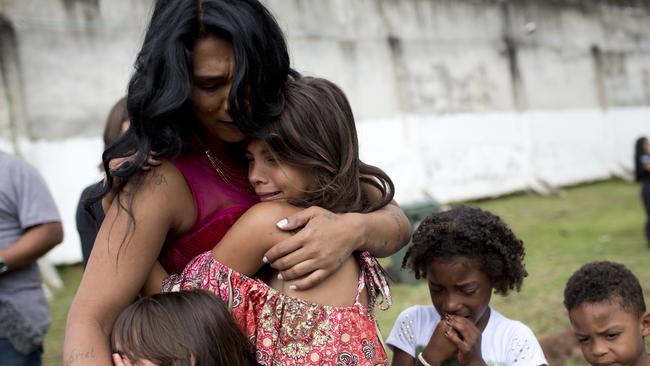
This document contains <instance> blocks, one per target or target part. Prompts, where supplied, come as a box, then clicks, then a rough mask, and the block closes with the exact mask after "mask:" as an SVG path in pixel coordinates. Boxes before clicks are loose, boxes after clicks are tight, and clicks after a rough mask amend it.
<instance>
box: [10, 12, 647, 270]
mask: <svg viewBox="0 0 650 366" xmlns="http://www.w3.org/2000/svg"><path fill="white" fill-rule="evenodd" d="M265 3H266V4H267V5H269V7H270V8H271V9H272V11H273V12H274V14H275V15H276V16H277V17H278V20H279V22H280V24H281V25H282V27H283V28H284V29H285V31H286V34H287V37H288V42H289V45H290V50H291V55H292V62H293V64H294V66H295V67H296V68H297V69H298V70H300V71H303V72H304V73H306V74H312V75H318V76H324V77H327V78H329V79H331V80H333V81H335V82H337V83H338V84H339V85H341V86H342V88H343V89H344V90H345V91H346V93H347V94H348V96H349V98H350V100H351V103H352V106H353V109H354V111H355V114H356V116H357V119H358V129H359V134H360V140H361V154H362V158H363V159H364V160H366V161H367V162H369V163H374V164H377V165H379V166H381V167H382V168H385V169H386V170H387V171H388V173H389V174H390V175H391V176H392V177H393V178H394V180H395V182H396V185H397V189H398V191H397V198H398V200H399V201H400V202H402V203H416V202H422V201H426V200H437V201H441V202H448V201H452V200H462V199H470V198H478V197H488V196H494V195H498V194H503V193H508V192H513V191H517V190H523V189H534V190H540V191H543V190H546V189H548V188H552V187H558V186H563V185H567V184H576V183H580V182H585V181H591V180H597V179H603V178H607V177H610V176H612V175H625V173H626V171H629V170H630V169H631V165H632V162H631V154H632V144H633V141H634V139H635V138H636V137H637V136H638V135H641V134H650V28H648V27H647V24H650V6H649V5H647V4H646V3H647V2H642V1H634V0H627V1H626V0H592V1H586V0H584V1H583V0H510V1H505V0H503V1H497V0H354V1H349V0H267V1H265ZM151 5H152V2H151V0H110V1H108V0H104V1H101V0H30V1H19V0H0V73H1V76H2V77H0V148H5V149H8V150H14V151H18V152H19V153H21V154H22V155H23V156H25V157H26V158H27V160H29V161H31V162H32V163H34V164H35V165H36V166H37V167H38V168H39V169H40V170H41V171H42V172H43V175H44V176H45V178H46V180H47V181H48V183H49V184H50V186H51V188H52V191H53V193H54V195H55V199H56V200H57V203H58V204H59V207H60V208H61V211H62V215H63V218H64V224H65V229H66V232H67V235H66V241H65V243H64V244H63V245H62V246H59V247H58V248H56V249H55V250H54V251H53V252H52V253H51V254H50V256H51V257H52V258H53V259H54V260H55V261H59V262H61V261H64V262H65V261H74V260H78V258H79V257H80V254H79V249H78V239H77V236H76V232H75V228H74V209H75V205H76V203H77V198H78V195H79V193H80V191H81V189H82V188H83V187H84V186H85V185H87V184H89V183H91V182H92V181H94V180H96V179H98V177H99V173H98V172H97V169H96V166H97V163H98V162H99V159H100V157H99V155H100V153H101V150H102V144H101V141H100V138H99V135H100V133H101V130H102V128H103V123H104V121H105V118H106V114H107V113H108V109H109V108H110V106H111V105H112V103H114V102H115V101H116V100H117V99H118V98H119V97H121V96H122V95H123V94H124V92H125V90H126V82H127V80H128V78H129V74H130V72H131V67H132V63H133V61H134V58H135V54H136V52H137V50H138V47H139V44H140V43H141V40H142V36H143V33H144V27H145V24H146V21H147V18H148V16H149V12H150V9H151Z"/></svg>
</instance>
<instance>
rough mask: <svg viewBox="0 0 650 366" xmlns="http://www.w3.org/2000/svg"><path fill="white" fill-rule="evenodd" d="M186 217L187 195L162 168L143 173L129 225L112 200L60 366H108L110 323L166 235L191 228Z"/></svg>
mask: <svg viewBox="0 0 650 366" xmlns="http://www.w3.org/2000/svg"><path fill="white" fill-rule="evenodd" d="M128 189H129V187H127V189H126V190H125V191H128ZM188 195H189V197H188ZM161 197H164V199H161ZM122 198H124V197H122ZM123 203H124V202H123ZM188 203H189V204H190V205H191V207H190V208H189V209H188V207H187V204H188ZM183 212H184V213H185V215H182V214H181V213H183ZM187 212H194V210H193V202H192V199H191V194H190V193H189V189H188V188H187V185H186V183H185V181H184V179H183V178H182V176H180V173H178V171H176V170H175V169H174V168H171V167H170V165H168V164H163V166H161V167H159V168H156V169H154V170H153V171H151V172H149V173H147V177H146V178H145V181H144V183H143V186H142V187H141V188H140V189H139V190H138V191H137V193H136V194H135V197H134V199H133V216H134V220H135V223H136V225H135V226H132V225H131V224H130V222H129V217H128V214H127V213H126V212H125V211H124V210H121V209H118V207H117V201H115V202H113V203H112V205H111V207H110V209H109V210H108V212H107V213H106V218H105V219H104V222H103V223H102V227H101V228H100V230H99V233H98V235H97V239H96V240H95V245H94V248H93V251H92V254H91V256H90V260H89V262H88V266H87V268H86V271H85V273H84V276H83V278H82V281H81V284H80V286H79V289H78V291H77V294H76V295H75V298H74V300H73V302H72V305H71V307H70V311H69V313H68V321H67V324H66V334H65V342H64V347H63V357H64V365H66V366H72V365H75V366H80V365H100V366H101V365H107V366H108V365H110V366H112V365H113V363H112V361H111V350H110V339H109V337H110V333H111V330H112V327H113V323H114V322H115V319H116V318H117V316H118V315H119V313H120V312H121V311H122V310H123V309H124V308H125V307H126V306H127V305H128V304H130V303H131V302H132V301H133V299H135V298H136V296H137V294H138V291H140V289H141V288H142V286H143V284H144V282H145V280H146V278H147V276H148V275H149V273H150V271H151V269H152V267H153V265H154V263H155V261H156V259H157V257H158V255H159V253H160V250H161V248H162V245H163V243H164V241H165V238H166V236H167V234H168V233H169V232H170V231H173V232H176V231H178V232H180V231H182V229H183V228H186V227H189V226H191V223H190V225H188V224H187V221H191V220H192V219H193V218H190V219H189V220H188V219H187V217H188V216H192V215H187V214H186V213H187ZM124 238H126V240H123V239H124ZM123 241H124V243H123Z"/></svg>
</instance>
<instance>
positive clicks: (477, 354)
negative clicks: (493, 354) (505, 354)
mask: <svg viewBox="0 0 650 366" xmlns="http://www.w3.org/2000/svg"><path fill="white" fill-rule="evenodd" d="M443 322H444V323H446V324H447V326H448V327H450V329H449V330H448V331H447V332H445V333H444V334H445V337H446V338H447V339H448V340H449V341H450V342H452V343H453V344H454V345H455V347H456V348H458V363H459V364H460V365H461V366H466V365H471V366H481V365H485V361H484V360H483V356H482V355H481V331H480V330H479V329H478V328H477V327H476V325H475V324H474V323H473V322H472V321H471V320H469V319H467V318H464V317H462V316H449V317H448V318H446V319H445V320H444V321H442V322H440V323H443Z"/></svg>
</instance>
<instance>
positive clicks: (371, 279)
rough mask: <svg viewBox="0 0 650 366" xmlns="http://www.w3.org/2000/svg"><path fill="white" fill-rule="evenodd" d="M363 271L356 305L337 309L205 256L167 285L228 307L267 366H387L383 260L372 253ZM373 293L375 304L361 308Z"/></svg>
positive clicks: (165, 289) (362, 260)
mask: <svg viewBox="0 0 650 366" xmlns="http://www.w3.org/2000/svg"><path fill="white" fill-rule="evenodd" d="M357 259H358V261H359V264H360V266H361V275H360V276H359V285H358V290H357V297H356V299H355V302H354V305H352V306H349V307H334V306H326V305H320V304H313V303H309V302H306V301H303V300H300V299H297V298H295V297H290V296H287V295H284V294H283V293H281V292H279V291H277V290H275V289H273V288H271V287H269V286H268V285H267V284H266V283H264V282H262V281H261V280H259V279H255V278H251V277H248V276H245V275H243V274H241V273H238V272H236V271H234V270H233V269H231V268H229V267H227V266H226V265H224V264H223V263H220V262H218V261H217V260H215V259H214V258H213V257H212V253H211V252H205V253H203V254H201V255H199V256H197V257H196V258H195V259H194V260H192V261H191V262H190V263H189V264H188V265H187V266H186V267H185V269H184V270H183V273H181V274H180V275H172V276H170V277H168V278H167V279H165V281H164V283H163V292H170V291H181V290H192V289H204V290H208V291H211V292H213V293H216V294H217V295H219V296H220V297H221V299H223V300H224V301H225V302H226V303H228V305H229V308H230V309H231V313H232V315H233V317H234V318H235V320H236V321H237V323H238V324H239V325H240V326H241V328H242V330H243V331H244V333H245V334H246V335H247V336H248V337H249V339H250V340H251V341H252V343H253V344H254V345H255V348H256V358H257V362H259V363H260V364H261V365H268V366H278V365H336V366H339V365H340V366H347V365H387V364H388V359H387V356H386V352H385V351H384V347H383V341H382V338H381V334H380V333H379V329H378V327H377V322H376V319H375V316H374V307H375V303H376V300H377V294H378V293H379V294H380V295H381V298H382V299H381V300H382V301H381V306H380V307H381V308H382V309H387V308H388V307H389V306H390V302H391V299H390V293H389V290H388V285H387V283H386V279H385V276H384V274H383V271H382V270H381V268H380V267H379V264H378V263H377V260H376V259H375V258H374V257H372V256H371V255H370V254H368V253H367V252H364V253H362V254H360V255H358V256H357ZM366 286H367V287H368V295H369V300H370V301H369V303H368V306H364V305H362V304H361V303H360V302H359V295H360V294H361V291H362V290H363V289H364V288H365V287H366Z"/></svg>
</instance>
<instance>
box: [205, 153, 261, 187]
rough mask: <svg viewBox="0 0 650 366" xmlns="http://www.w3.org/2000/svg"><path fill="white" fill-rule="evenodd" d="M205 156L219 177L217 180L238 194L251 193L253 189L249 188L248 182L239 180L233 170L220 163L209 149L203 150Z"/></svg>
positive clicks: (239, 177)
mask: <svg viewBox="0 0 650 366" xmlns="http://www.w3.org/2000/svg"><path fill="white" fill-rule="evenodd" d="M205 156H206V157H207V158H208V160H209V161H210V165H212V168H214V170H215V171H216V172H217V174H218V175H219V178H221V180H222V181H223V182H224V183H226V184H227V185H229V186H231V187H233V188H235V189H237V190H238V191H240V192H244V193H253V187H251V186H250V184H249V183H248V180H246V181H244V180H243V179H242V178H241V175H240V174H237V172H235V171H234V169H233V168H230V167H228V166H227V165H226V164H225V163H223V162H220V161H219V159H217V157H215V156H214V153H213V152H212V151H211V150H210V149H205ZM242 183H243V184H242ZM242 187H246V188H242Z"/></svg>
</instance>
